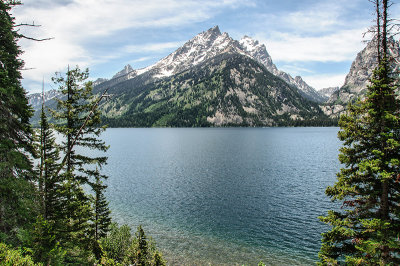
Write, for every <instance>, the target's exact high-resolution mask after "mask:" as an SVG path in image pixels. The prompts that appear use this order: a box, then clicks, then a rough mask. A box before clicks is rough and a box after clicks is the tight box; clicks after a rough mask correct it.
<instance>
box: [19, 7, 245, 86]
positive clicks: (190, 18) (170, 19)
mask: <svg viewBox="0 0 400 266" xmlns="http://www.w3.org/2000/svg"><path fill="white" fill-rule="evenodd" d="M251 3H252V1H250V0H247V1H244V2H243V3H242V1H240V0H206V1H195V0H189V1H180V0H146V1H142V0H113V1H111V0H64V1H54V0H39V2H38V0H25V1H24V5H23V6H19V7H17V8H15V9H14V10H13V15H14V16H15V17H16V18H17V23H20V22H31V21H35V23H36V24H40V25H42V27H40V28H34V29H32V28H24V29H21V30H22V31H21V32H22V33H23V34H25V35H27V36H31V37H36V38H43V37H53V38H54V39H53V40H51V41H47V42H39V43H37V42H32V41H20V45H21V46H22V49H23V50H24V51H26V52H25V53H24V54H23V55H22V59H23V60H24V61H25V63H26V68H34V69H33V70H30V71H26V72H24V73H23V77H24V78H25V79H33V80H36V81H38V80H41V79H42V77H43V76H49V75H51V73H54V72H55V71H59V70H60V69H62V68H65V67H66V66H67V65H68V64H70V65H75V64H79V65H80V66H81V67H82V68H83V67H86V66H89V65H91V64H93V63H98V62H106V61H107V60H109V59H112V58H116V57H118V56H122V55H124V53H125V52H124V51H123V49H121V47H114V49H113V50H112V51H110V53H109V54H106V55H102V56H100V57H98V56H95V54H96V52H95V49H96V47H93V46H92V47H88V46H87V44H86V43H87V42H88V41H90V42H94V41H98V42H101V43H102V44H104V43H107V42H108V41H112V40H109V39H108V38H110V36H112V35H113V34H117V33H118V31H122V30H128V29H143V28H149V29H151V28H154V27H156V28H160V27H178V26H181V25H184V24H186V25H187V24H188V23H195V22H201V21H205V20H207V19H209V18H211V17H213V16H214V15H215V14H217V13H218V12H220V10H223V9H226V8H238V7H239V6H241V5H243V4H244V5H249V4H251ZM175 45H176V43H166V44H158V45H157V44H154V45H151V46H148V47H144V48H143V51H145V50H146V49H147V51H148V52H150V51H156V50H162V49H166V48H171V47H173V46H175ZM128 48H129V47H128ZM131 48H132V49H131V52H133V48H137V47H134V46H132V47H131ZM115 51H118V52H115ZM128 52H129V51H128Z"/></svg>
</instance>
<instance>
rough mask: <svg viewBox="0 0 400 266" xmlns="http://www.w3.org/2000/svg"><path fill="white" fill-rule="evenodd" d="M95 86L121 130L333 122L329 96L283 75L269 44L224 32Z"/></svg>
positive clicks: (105, 111)
mask: <svg viewBox="0 0 400 266" xmlns="http://www.w3.org/2000/svg"><path fill="white" fill-rule="evenodd" d="M94 84H95V87H94V92H95V93H101V92H102V91H104V90H105V89H106V88H108V89H109V90H108V93H109V94H111V95H112V97H111V99H110V100H108V101H107V102H104V103H102V105H101V106H100V108H101V109H102V111H103V115H104V121H105V122H106V123H107V124H109V125H110V126H114V127H151V126H277V125H281V126H283V125H311V124H313V125H317V124H321V123H330V121H328V120H329V119H327V117H326V116H325V115H324V114H323V113H322V111H321V109H320V108H319V106H318V104H317V103H315V102H316V101H321V99H323V97H322V96H320V95H319V94H318V93H317V92H316V91H315V90H314V89H313V88H312V87H310V86H308V85H307V84H306V83H305V82H304V81H303V80H302V79H301V78H300V77H295V78H293V77H291V76H290V75H289V74H287V73H285V72H283V71H280V70H278V69H277V68H276V66H275V65H274V63H273V62H272V59H271V57H270V56H269V54H268V52H267V50H266V48H265V46H264V45H263V44H260V43H259V42H258V41H256V40H253V39H251V38H250V37H247V36H245V37H243V38H242V39H241V40H240V41H237V40H234V39H232V38H231V37H230V36H229V35H228V34H227V33H221V32H220V30H219V28H218V26H216V27H213V28H211V29H209V30H208V31H204V32H201V33H199V34H198V35H196V36H195V37H193V38H192V39H190V40H189V41H187V42H186V43H185V44H184V45H183V46H181V47H180V48H178V49H177V50H176V51H174V52H173V53H171V54H170V55H168V56H166V57H165V58H163V59H161V60H160V61H158V62H157V63H155V64H153V65H151V66H148V67H146V68H142V69H133V68H132V67H131V66H130V65H127V66H125V67H124V69H122V70H121V71H119V72H118V73H117V74H115V75H114V76H113V77H112V78H111V79H110V80H105V79H102V80H98V81H96V82H95V83H94Z"/></svg>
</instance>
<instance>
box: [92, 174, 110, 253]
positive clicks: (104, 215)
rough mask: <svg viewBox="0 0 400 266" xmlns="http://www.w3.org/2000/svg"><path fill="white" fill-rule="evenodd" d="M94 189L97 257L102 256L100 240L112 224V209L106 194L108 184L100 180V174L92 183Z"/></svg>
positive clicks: (94, 233)
mask: <svg viewBox="0 0 400 266" xmlns="http://www.w3.org/2000/svg"><path fill="white" fill-rule="evenodd" d="M92 188H93V191H94V197H93V211H94V216H93V218H94V219H93V227H94V228H93V231H94V232H93V235H94V247H93V250H94V253H95V256H96V258H97V259H100V258H101V249H100V246H99V241H100V239H101V238H103V237H106V236H107V232H108V231H109V228H110V225H111V217H110V214H111V211H110V209H109V208H108V202H107V199H106V197H105V195H104V190H105V189H106V188H107V186H106V185H103V183H102V182H101V180H100V176H99V175H97V176H96V183H95V184H92Z"/></svg>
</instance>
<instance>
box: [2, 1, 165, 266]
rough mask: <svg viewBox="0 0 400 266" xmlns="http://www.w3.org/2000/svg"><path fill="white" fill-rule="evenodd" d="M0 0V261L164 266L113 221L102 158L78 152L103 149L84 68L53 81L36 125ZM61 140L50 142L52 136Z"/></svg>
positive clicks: (146, 242) (151, 247)
mask: <svg viewBox="0 0 400 266" xmlns="http://www.w3.org/2000/svg"><path fill="white" fill-rule="evenodd" d="M18 4H19V3H17V2H15V1H4V0H2V1H0V12H1V13H0V43H1V46H0V49H1V50H0V62H1V69H0V103H1V104H0V113H1V115H0V264H2V265H65V264H69V265H93V264H101V265H132V264H133V265H165V261H164V259H163V257H162V255H161V253H160V252H159V251H158V250H157V249H156V247H155V244H154V242H152V241H151V239H150V238H148V237H147V236H146V234H145V232H144V230H143V228H142V227H141V226H139V227H138V228H137V231H136V233H135V234H132V233H131V228H129V227H128V226H127V225H122V226H119V225H118V224H116V223H113V222H112V217H111V212H110V210H109V208H108V202H107V199H106V197H105V194H104V192H105V189H106V188H107V186H106V185H104V183H103V181H104V180H105V179H106V178H107V176H105V175H103V174H102V173H101V170H102V166H103V165H104V164H105V163H106V162H107V157H106V156H102V157H88V156H87V155H84V154H82V153H79V152H78V151H77V147H84V148H89V149H92V150H98V151H102V152H105V151H107V149H108V146H107V145H106V143H104V142H103V141H102V140H100V138H99V137H100V134H101V133H102V132H103V131H104V130H105V128H106V127H104V126H100V124H101V121H100V113H99V111H98V110H97V106H98V104H99V102H100V101H101V97H96V96H94V95H93V93H92V83H91V82H87V81H86V80H87V78H88V75H89V73H88V71H87V70H86V71H81V70H80V69H79V68H78V67H76V68H74V69H69V68H68V70H67V72H66V73H65V74H64V75H63V74H61V73H58V74H57V75H56V76H55V77H54V78H53V81H54V83H55V84H56V85H57V86H58V88H59V91H60V92H61V93H62V94H63V95H64V96H65V97H63V100H59V101H58V102H57V108H56V109H55V110H50V113H51V119H52V120H53V121H55V122H56V123H54V124H50V123H49V122H48V121H49V118H48V117H47V116H48V115H47V114H46V113H47V112H45V107H44V106H42V111H41V118H40V127H39V128H37V129H32V127H31V125H30V123H29V119H30V117H31V115H32V110H31V107H30V106H29V105H28V101H27V98H26V93H25V90H24V89H23V87H22V85H21V68H22V67H23V65H24V62H23V61H22V60H21V59H20V58H19V56H20V55H21V53H22V51H21V50H20V48H19V47H18V45H17V41H18V40H19V39H20V38H24V37H25V36H23V35H20V34H19V33H18V29H16V25H15V23H14V18H13V17H12V16H11V15H10V10H11V9H12V8H13V7H14V6H15V5H18ZM55 133H57V134H58V135H59V136H61V137H62V139H63V141H62V142H61V143H57V142H56V141H55V136H54V134H55Z"/></svg>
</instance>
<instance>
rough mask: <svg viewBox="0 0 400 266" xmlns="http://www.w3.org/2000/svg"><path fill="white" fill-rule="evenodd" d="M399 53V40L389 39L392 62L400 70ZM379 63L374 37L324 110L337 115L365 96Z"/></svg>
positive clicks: (358, 56)
mask: <svg viewBox="0 0 400 266" xmlns="http://www.w3.org/2000/svg"><path fill="white" fill-rule="evenodd" d="M399 54H400V47H399V42H398V41H395V40H393V39H391V40H390V41H389V55H390V56H391V58H392V60H391V64H392V67H393V68H394V70H395V71H399V70H400V62H399V61H398V60H399ZM377 63H378V60H377V51H376V39H374V40H372V41H371V42H369V43H368V44H367V45H366V47H365V48H364V49H363V50H362V51H361V52H359V53H358V54H357V56H356V58H355V60H354V61H353V63H352V65H351V67H350V71H349V73H348V74H347V76H346V79H345V82H344V85H343V86H342V87H341V88H340V89H339V90H337V91H335V92H334V93H333V94H332V95H331V96H330V97H329V99H328V101H327V106H324V107H322V108H323V110H324V112H325V113H326V114H327V115H330V116H337V115H339V114H340V113H341V112H342V111H344V110H345V106H346V105H347V104H348V103H349V102H353V101H355V100H356V99H357V98H362V97H364V95H365V93H366V92H367V86H368V85H369V79H370V77H371V76H372V72H373V70H374V69H375V67H376V66H377Z"/></svg>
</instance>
